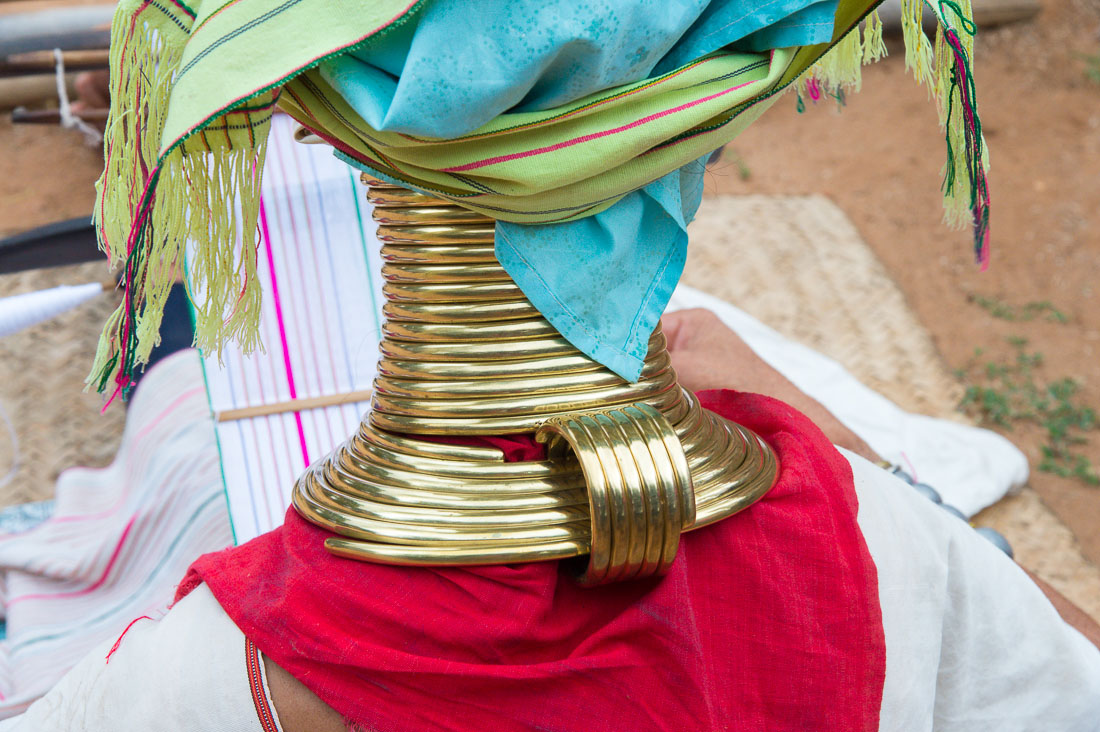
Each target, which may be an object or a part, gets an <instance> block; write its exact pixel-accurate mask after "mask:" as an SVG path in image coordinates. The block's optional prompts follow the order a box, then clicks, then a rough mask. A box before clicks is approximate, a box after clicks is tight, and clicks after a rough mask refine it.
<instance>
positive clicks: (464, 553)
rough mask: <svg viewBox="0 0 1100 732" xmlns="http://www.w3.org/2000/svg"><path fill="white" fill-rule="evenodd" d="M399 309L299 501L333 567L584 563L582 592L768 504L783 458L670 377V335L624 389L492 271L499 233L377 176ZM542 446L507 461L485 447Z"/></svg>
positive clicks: (633, 573) (392, 310)
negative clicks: (368, 388) (685, 537)
mask: <svg viewBox="0 0 1100 732" xmlns="http://www.w3.org/2000/svg"><path fill="white" fill-rule="evenodd" d="M367 182H368V184H369V185H370V188H369V193H368V195H367V198H368V200H369V201H370V202H371V203H372V204H373V205H374V212H373V216H374V218H375V220H376V221H378V222H379V224H380V226H379V238H380V239H381V240H382V241H383V248H382V259H383V261H384V262H385V264H384V266H383V277H384V280H385V285H384V288H383V291H384V294H385V296H386V300H387V301H386V304H385V306H384V310H383V312H384V314H385V316H386V322H385V324H384V325H383V328H382V330H383V339H382V343H381V346H380V349H381V352H382V358H381V360H380V361H379V366H378V377H377V379H376V380H375V389H374V399H373V403H372V407H371V411H370V413H369V414H368V415H367V416H366V417H365V418H364V420H363V423H362V425H361V426H360V429H359V432H358V433H357V434H356V435H354V436H352V437H351V438H350V439H349V440H348V441H347V442H346V443H345V444H344V445H343V446H341V447H340V448H338V449H337V450H336V451H335V452H334V453H333V454H332V455H330V456H328V457H327V458H325V459H324V460H322V461H320V462H319V463H317V464H315V465H314V466H312V467H311V468H310V469H309V470H307V471H306V473H305V474H304V475H303V476H302V477H301V478H300V479H299V480H298V482H297V484H296V486H295V489H294V497H293V502H294V506H295V508H296V509H297V510H298V512H299V513H300V514H301V515H302V516H304V517H305V518H306V519H308V520H309V521H312V522H314V523H316V524H318V525H320V526H323V527H325V528H327V529H329V530H331V531H333V532H335V534H336V535H337V536H334V537H332V538H329V539H327V540H326V542H325V545H326V547H327V548H328V550H329V551H331V552H332V553H334V554H337V555H339V556H345V557H352V558H356V559H362V560H366V561H372V562H382V563H387V564H398V565H410V566H418V565H439V566H462V565H477V564H499V563H513V562H533V561H545V560H552V559H565V558H569V557H582V556H584V555H587V560H586V561H585V563H584V565H583V569H582V570H581V571H580V573H579V576H578V579H579V581H580V582H582V583H583V584H586V585H597V584H603V583H606V582H614V581H620V580H628V579H632V578H641V577H648V576H658V575H660V574H662V573H663V572H665V571H667V569H668V567H669V566H670V565H671V564H672V562H673V561H674V559H675V557H676V552H677V548H678V546H679V541H680V534H681V533H683V532H684V531H689V530H692V529H694V528H698V527H700V526H704V525H707V524H709V523H713V522H714V521H717V520H719V519H721V518H724V517H726V516H729V515H731V514H733V513H736V512H737V511H740V510H742V509H744V508H746V507H748V506H749V505H751V504H752V503H753V502H755V501H756V500H757V499H759V498H760V497H761V496H762V495H764V493H766V492H767V491H768V490H769V489H770V488H771V486H772V484H773V483H774V481H775V477H776V475H777V473H778V466H777V464H776V459H775V454H774V453H773V452H772V450H771V449H770V448H769V447H768V446H767V445H766V444H765V443H764V442H763V441H762V440H760V439H759V438H758V437H757V436H756V435H754V434H753V433H752V432H750V431H748V430H746V429H745V428H743V427H740V426H739V425H735V424H733V423H731V422H728V421H727V420H724V419H722V418H720V417H718V416H716V415H714V414H712V413H710V412H707V411H705V410H703V409H702V408H701V407H700V406H699V403H698V401H696V399H695V398H694V396H693V395H691V394H690V393H688V392H686V391H684V390H683V389H682V388H681V387H680V386H679V385H678V383H677V381H676V373H675V371H674V370H673V369H672V366H671V363H670V360H669V357H668V354H667V352H666V350H665V340H664V336H663V335H662V334H661V331H660V327H658V328H657V329H656V330H655V332H654V333H653V336H652V337H651V338H650V342H649V354H648V355H647V357H646V361H645V365H644V368H643V370H642V376H641V378H640V379H639V381H638V382H637V383H633V384H631V383H628V382H626V381H625V380H623V379H622V378H620V377H618V376H616V375H615V374H614V373H612V372H610V371H608V370H607V369H605V368H604V367H602V366H600V365H599V364H598V363H596V362H594V361H592V360H591V359H589V358H588V357H587V356H585V355H583V354H582V353H580V352H579V351H578V350H577V349H576V348H574V347H573V346H572V344H570V343H569V342H568V341H567V340H565V339H564V338H562V337H561V336H560V335H559V334H558V333H557V332H556V330H555V329H554V328H553V326H552V325H551V324H550V323H549V322H547V321H546V320H545V319H544V318H543V317H542V316H541V315H540V314H539V312H538V311H537V310H536V309H535V308H534V306H533V305H531V303H530V302H529V301H528V300H527V299H526V298H525V297H524V295H523V293H522V291H520V289H519V288H518V287H517V286H516V284H515V283H514V282H513V281H512V279H511V277H509V276H508V274H507V272H506V271H505V270H504V269H503V267H501V266H500V264H499V263H498V262H497V261H496V258H495V256H494V254H493V237H494V222H493V221H492V220H491V219H488V218H485V217H484V216H481V215H478V214H473V213H472V212H469V211H467V210H465V209H462V208H460V207H458V206H455V205H454V204H451V203H449V202H446V201H442V200H439V199H436V198H434V197H432V196H427V195H424V194H421V193H416V192H413V191H408V190H404V189H402V188H398V187H396V186H392V185H388V184H385V183H381V182H380V181H373V180H368V181H367ZM520 433H525V434H534V435H535V436H536V439H537V440H539V441H540V442H544V443H545V444H546V445H547V458H546V459H545V460H536V461H530V462H517V463H506V462H504V461H503V453H502V452H501V451H500V450H499V449H497V448H495V447H492V446H490V445H488V444H487V443H486V444H478V443H477V442H476V441H475V442H473V443H468V444H467V443H457V444H452V443H451V441H449V440H448V441H439V439H438V438H444V437H445V438H453V437H461V438H463V439H465V440H469V439H470V438H474V437H484V436H488V435H509V434H520Z"/></svg>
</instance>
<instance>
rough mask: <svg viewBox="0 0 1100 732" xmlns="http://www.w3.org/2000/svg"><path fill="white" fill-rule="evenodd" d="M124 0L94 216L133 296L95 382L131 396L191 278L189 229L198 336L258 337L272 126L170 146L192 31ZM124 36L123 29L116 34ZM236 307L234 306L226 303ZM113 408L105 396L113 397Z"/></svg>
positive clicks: (216, 342) (106, 333) (211, 344)
mask: <svg viewBox="0 0 1100 732" xmlns="http://www.w3.org/2000/svg"><path fill="white" fill-rule="evenodd" d="M144 7H145V5H140V6H137V7H136V9H135V6H133V5H130V6H129V7H127V4H126V3H124V4H123V5H120V7H119V9H118V11H116V14H115V17H114V22H113V25H112V30H111V33H112V39H115V40H114V42H113V43H112V48H111V58H110V61H111V110H110V116H109V121H108V125H107V131H106V135H105V137H104V159H105V166H104V172H103V175H102V177H101V178H100V179H99V181H98V182H97V183H96V191H97V197H96V208H95V213H94V221H95V224H96V230H97V236H98V238H99V244H100V248H101V249H103V251H105V252H106V253H107V256H108V260H109V261H110V263H111V265H112V266H118V265H119V264H120V263H121V266H122V268H123V277H122V282H123V284H122V286H123V288H124V293H123V300H122V303H121V304H120V305H119V307H118V309H117V310H115V312H114V313H113V314H112V315H111V317H110V318H109V319H108V321H107V323H106V324H105V326H104V329H103V334H102V336H101V337H100V341H99V345H98V347H97V350H96V357H95V361H94V363H93V365H92V371H91V373H90V374H89V376H88V378H87V382H86V383H87V387H88V388H91V387H94V388H95V389H96V390H97V391H100V392H102V391H105V390H106V389H107V388H108V386H109V385H110V384H111V382H112V381H113V382H114V389H113V391H112V394H111V397H110V399H108V401H107V404H108V405H109V404H110V402H111V400H113V399H114V397H115V396H117V395H119V394H122V395H123V396H125V395H126V393H127V392H128V391H129V389H130V388H131V386H132V383H133V374H134V371H135V369H136V368H138V366H139V365H141V364H144V363H148V360H149V355H150V353H151V351H152V349H153V348H154V347H155V346H156V345H157V344H158V343H159V341H160V335H159V331H160V324H161V319H162V318H163V315H164V306H165V303H166V302H167V299H168V294H169V292H170V290H171V288H172V284H173V283H174V282H176V281H177V280H179V279H181V277H182V275H183V273H184V267H185V254H186V249H187V242H188V240H189V239H195V240H197V241H200V242H203V246H200V247H195V252H194V253H193V259H192V262H191V267H190V273H189V279H188V282H187V285H188V291H189V294H192V293H194V294H198V295H200V297H192V302H193V303H194V304H195V311H196V318H195V320H196V324H195V331H196V334H195V344H196V345H197V346H198V347H200V348H203V349H206V350H209V351H212V352H216V353H218V355H219V357H220V355H221V348H222V345H223V343H224V342H225V341H226V340H227V339H229V338H234V339H236V340H237V341H238V342H239V343H240V344H241V347H242V348H243V349H244V350H245V352H249V351H252V350H255V349H256V348H257V347H258V346H259V318H260V286H259V280H258V278H257V273H256V269H257V264H256V257H257V247H256V246H251V247H249V246H243V247H238V245H239V244H240V243H242V242H250V243H252V244H254V245H255V244H256V243H257V232H258V227H257V219H258V215H259V199H260V175H261V171H262V170H263V164H264V156H265V154H266V131H267V128H266V126H265V127H264V128H263V129H262V130H256V131H253V132H254V133H256V134H253V136H252V139H251V140H250V144H249V145H239V146H235V147H231V146H228V145H223V146H221V147H214V148H212V149H211V148H205V149H202V150H187V149H186V146H185V145H184V144H177V145H176V146H175V147H174V148H172V149H170V150H169V151H168V152H166V153H161V152H160V143H161V140H160V131H161V130H163V129H164V123H165V114H166V110H167V108H168V98H169V94H170V91H171V85H172V81H173V79H174V76H175V73H176V70H177V68H178V66H179V62H180V57H181V55H182V49H183V45H184V42H185V41H186V34H185V33H184V34H182V36H181V35H180V32H179V31H178V30H176V29H175V28H174V27H168V28H160V27H156V26H155V25H154V24H153V23H151V22H149V21H148V20H147V19H146V18H144V17H142V13H141V10H142V8H144ZM118 39H121V40H118ZM227 311H228V312H227ZM104 408H106V407H104Z"/></svg>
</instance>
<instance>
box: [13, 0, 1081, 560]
mask: <svg viewBox="0 0 1100 732" xmlns="http://www.w3.org/2000/svg"><path fill="white" fill-rule="evenodd" d="M1043 6H1044V7H1043V12H1042V13H1041V14H1040V16H1039V18H1038V19H1037V20H1036V21H1035V22H1032V23H1028V24H1025V25H1019V26H1015V27H1009V28H1004V29H999V30H995V31H990V32H985V33H983V34H982V36H981V37H980V38H979V41H978V49H977V69H976V76H977V81H978V85H979V86H978V90H979V103H980V106H981V113H982V118H983V121H984V129H985V133H986V137H987V140H988V143H989V145H990V148H991V153H992V162H993V170H992V177H991V191H992V197H993V227H994V228H993V232H994V237H993V264H992V267H991V268H990V269H989V271H988V272H985V273H981V272H979V271H978V269H977V267H976V266H975V265H974V263H973V258H972V254H971V249H970V240H969V235H968V234H967V233H965V232H955V231H950V230H948V229H946V228H945V227H943V226H942V225H941V224H940V196H939V190H938V188H939V179H940V166H941V165H942V161H943V155H944V148H943V139H942V136H941V135H940V133H939V131H938V130H937V127H936V114H935V110H934V109H933V106H932V105H931V104H930V103H929V102H928V99H927V94H926V92H925V91H924V90H923V89H921V88H919V87H917V86H916V84H915V83H914V82H913V81H912V79H911V78H910V77H909V76H908V75H907V73H906V72H905V70H904V64H903V60H902V53H901V49H900V46H892V49H891V50H892V52H893V54H894V55H893V56H892V57H890V58H888V59H886V60H885V61H883V62H881V63H879V64H877V65H876V66H873V67H870V68H868V69H867V70H866V71H865V76H864V88H863V91H862V92H861V93H860V94H858V95H853V96H851V97H849V100H848V104H847V106H846V108H845V109H844V110H843V111H841V112H839V113H838V112H837V110H836V109H835V105H832V104H820V105H818V106H817V107H811V108H810V109H808V110H807V111H806V113H804V114H802V115H799V114H796V112H795V109H794V99H793V97H792V98H790V99H789V100H781V101H780V102H779V103H778V104H777V105H776V106H775V107H774V108H773V109H772V110H771V111H769V112H768V113H767V114H766V115H765V116H764V118H762V119H761V120H760V121H759V122H758V123H757V124H755V125H754V126H753V127H752V128H750V130H749V131H748V132H746V133H745V134H744V135H743V136H742V137H740V138H739V139H738V140H737V141H735V143H734V144H733V145H732V151H733V152H734V153H736V155H737V156H738V157H739V158H740V161H741V163H740V164H737V163H734V162H731V161H730V158H729V157H728V156H727V160H726V161H725V162H723V163H721V164H719V165H718V166H717V167H716V169H715V171H714V172H713V173H712V174H711V181H710V184H709V185H710V189H711V190H712V191H713V192H720V193H765V194H815V193H816V194H824V195H826V196H829V197H830V198H832V199H833V200H834V201H836V202H837V203H838V204H839V205H840V207H841V208H842V209H843V210H844V211H845V212H846V213H847V214H848V216H849V217H850V218H851V219H852V220H853V221H854V223H855V224H856V226H857V228H858V230H859V232H860V234H861V235H862V236H863V238H864V239H865V240H866V241H867V242H868V244H869V245H870V246H871V247H872V249H873V250H874V251H875V252H876V254H877V255H878V257H879V258H880V259H881V260H882V262H883V263H884V264H885V266H886V268H887V271H888V272H889V273H890V275H891V276H892V277H893V278H894V279H895V280H896V281H897V283H898V285H899V286H900V287H901V289H902V291H903V292H904V294H905V297H906V299H907V301H908V303H909V305H910V307H911V308H912V309H913V310H914V311H915V312H916V314H917V316H918V318H919V319H920V321H921V323H922V324H923V325H924V326H925V327H926V328H928V330H929V331H930V332H931V334H932V337H933V341H934V343H935V345H936V347H937V348H938V349H939V352H940V353H941V354H942V357H943V359H944V360H945V362H946V363H947V365H948V366H949V367H951V368H960V367H964V366H966V365H967V364H968V363H970V362H971V360H972V358H973V355H974V351H975V349H976V348H981V349H983V351H984V355H983V357H982V360H983V361H985V360H998V359H1000V360H1006V359H1009V358H1012V357H1013V355H1014V350H1013V347H1012V346H1011V345H1009V344H1008V343H1007V342H1006V338H1008V337H1015V336H1018V337H1023V338H1026V339H1027V340H1028V346H1027V348H1028V350H1029V351H1037V352H1041V353H1042V354H1043V355H1044V364H1043V365H1042V366H1041V367H1040V368H1039V372H1038V373H1039V377H1040V378H1043V379H1049V380H1053V379H1057V378H1062V377H1072V378H1074V379H1076V380H1078V381H1079V382H1081V383H1082V385H1083V402H1084V403H1087V404H1091V405H1093V406H1100V360H1098V359H1097V358H1096V356H1097V353H1096V350H1097V349H1100V309H1098V308H1097V297H1098V294H1097V292H1096V290H1095V286H1094V282H1095V280H1096V277H1097V275H1098V274H1100V233H1098V232H1100V226H1098V224H1100V85H1097V84H1096V83H1093V82H1091V81H1089V79H1088V78H1087V76H1086V60H1085V57H1086V56H1089V55H1096V54H1100V1H1098V0H1060V1H1059V0H1043ZM100 165H101V162H100V157H99V152H98V151H97V150H95V149H91V148H87V147H84V146H83V145H82V144H81V142H80V140H79V138H77V137H75V136H74V135H72V134H70V133H67V132H63V131H61V130H56V129H47V128H42V127H34V128H30V127H24V128H13V127H12V126H11V125H10V124H9V123H7V122H6V121H0V235H3V234H8V233H13V232H15V231H20V230H23V229H26V228H29V227H32V226H35V225H38V224H44V223H47V222H50V221H54V220H58V219H63V218H68V217H73V216H80V215H85V214H87V212H88V211H89V210H90V209H91V205H92V201H93V198H94V193H93V191H92V188H91V184H92V182H93V181H94V179H95V178H96V176H97V175H98V172H99V168H100ZM743 172H747V173H748V175H747V179H746V177H745V176H743V175H742V173H743ZM730 261H731V265H730V267H731V276H735V261H734V257H733V253H731V260H730ZM10 292H11V286H10V285H9V284H7V283H5V282H3V281H2V279H0V294H8V293H10ZM975 296H986V297H991V298H997V299H999V300H1000V301H1003V302H1004V303H1006V304H1008V305H1011V306H1017V307H1019V306H1023V305H1025V304H1026V303H1029V302H1038V301H1050V302H1051V303H1052V304H1053V305H1054V306H1055V307H1057V309H1058V310H1059V311H1061V312H1063V313H1065V314H1066V315H1068V316H1069V320H1068V322H1066V323H1052V322H1049V321H1048V320H1046V319H1044V318H1042V317H1038V318H1034V319H1032V320H1029V321H1008V320H1003V319H998V318H995V317H993V316H992V315H991V314H990V313H989V312H988V311H987V310H985V309H983V308H982V307H979V306H978V305H976V304H974V302H973V298H974V297H975ZM868 317H869V318H873V317H875V313H873V312H872V313H868ZM1006 434H1007V436H1008V437H1009V438H1010V439H1012V440H1013V441H1014V442H1016V443H1017V444H1019V445H1020V446H1021V447H1022V448H1023V449H1024V450H1025V451H1026V452H1027V453H1028V455H1029V457H1030V458H1031V459H1032V461H1033V463H1036V464H1037V462H1038V458H1039V456H1040V452H1039V451H1040V446H1041V444H1042V434H1041V431H1040V430H1039V429H1037V428H1033V427H1027V426H1017V427H1016V428H1015V429H1013V430H1011V431H1008V432H1006ZM1082 450H1083V452H1084V453H1085V454H1086V455H1088V456H1089V457H1090V458H1091V460H1092V462H1093V463H1094V464H1100V440H1097V439H1092V440H1091V441H1090V442H1089V444H1087V445H1085V446H1083V448H1082ZM1032 486H1033V488H1034V491H1035V492H1034V494H1025V495H1024V496H1023V497H1020V498H1017V499H1014V501H1013V502H1012V503H1010V504H1008V507H1007V508H1006V507H1004V506H1002V507H999V508H998V509H996V510H997V511H999V512H1000V513H996V514H995V515H994V518H995V519H996V521H1004V522H1009V523H1011V522H1012V521H1016V522H1017V523H1020V521H1023V523H1024V524H1027V519H1026V515H1027V514H1026V512H1025V513H1024V514H1018V513H1014V511H1015V509H1013V508H1012V506H1013V505H1016V506H1026V505H1035V502H1041V503H1045V504H1046V505H1047V506H1049V507H1050V508H1051V509H1053V510H1054V512H1055V513H1057V515H1058V516H1059V517H1060V518H1061V519H1062V520H1063V521H1064V522H1065V523H1066V524H1067V525H1068V526H1069V527H1070V529H1072V532H1073V534H1075V535H1076V538H1077V539H1078V540H1079V541H1080V542H1081V544H1082V545H1083V548H1084V551H1085V553H1086V554H1087V555H1088V556H1089V557H1091V558H1092V560H1094V561H1097V560H1100V531H1097V528H1100V488H1096V487H1090V486H1086V485H1083V484H1081V483H1079V482H1075V481H1071V480H1067V479H1061V478H1056V477H1053V476H1051V475H1049V474H1045V473H1038V472H1036V473H1035V474H1034V477H1033V480H1032ZM1006 512H1007V513H1006ZM1019 516H1025V518H1023V519H1020V520H1019V521H1017V518H1019ZM1014 517H1016V518H1014ZM1035 531H1036V532H1038V533H1036V534H1035V539H1036V544H1035V546H1033V547H1031V548H1030V549H1029V551H1030V552H1033V556H1035V557H1036V559H1035V560H1034V561H1035V562H1036V563H1038V562H1040V561H1042V559H1043V556H1044V554H1043V547H1044V546H1046V547H1049V548H1050V553H1051V556H1056V555H1057V547H1059V546H1063V545H1066V544H1067V542H1068V543H1069V544H1072V543H1073V541H1074V539H1073V537H1072V536H1069V535H1068V534H1065V533H1059V531H1060V530H1059V529H1057V528H1056V527H1055V528H1049V527H1048V528H1042V527H1039V528H1038V529H1036V530H1035ZM1044 532H1046V533H1044Z"/></svg>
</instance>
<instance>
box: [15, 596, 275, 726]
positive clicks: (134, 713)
mask: <svg viewBox="0 0 1100 732" xmlns="http://www.w3.org/2000/svg"><path fill="white" fill-rule="evenodd" d="M113 644H114V639H111V640H110V641H106V642H104V643H101V644H99V645H98V646H97V647H96V648H95V649H93V650H92V651H91V652H90V653H89V654H88V655H87V656H85V658H84V660H82V661H81V662H80V663H79V664H77V665H76V667H75V668H73V670H72V671H70V672H69V673H68V674H66V675H65V677H64V678H63V679H62V680H61V681H60V682H59V683H58V684H57V686H55V687H54V689H53V690H52V691H50V693H49V694H48V695H46V696H45V697H43V698H42V699H41V700H39V701H38V702H37V703H36V704H34V705H32V706H31V708H30V709H29V710H28V711H27V713H26V714H24V715H22V716H20V717H16V718H14V719H9V720H6V721H4V722H0V730H3V732H17V731H18V732H76V731H77V730H88V731H89V732H91V731H92V730H95V731H96V732H103V731H104V730H114V732H128V731H129V730H135V731H136V730H141V731H142V732H148V730H195V732H199V731H200V730H218V731H219V732H273V730H272V729H271V728H270V726H268V727H265V726H263V725H262V724H261V723H260V720H259V717H258V715H257V713H256V705H255V702H254V701H253V698H252V686H251V684H250V682H249V675H248V673H247V664H246V658H247V655H246V646H245V637H244V634H243V633H241V631H240V630H239V629H238V628H237V626H236V625H234V624H233V621H231V620H230V619H229V616H227V615H226V614H225V613H224V612H222V609H221V606H220V605H218V601H217V600H215V599H214V596H213V595H212V594H211V593H210V590H208V589H207V588H206V586H205V585H203V586H201V587H198V588H196V589H195V590H194V591H193V592H192V593H191V594H190V595H188V596H187V597H185V598H183V599H182V600H181V601H180V602H179V604H177V605H176V606H175V607H174V608H172V611H171V612H169V613H168V614H167V615H165V616H164V618H163V619H161V620H160V621H152V620H141V621H138V622H137V623H134V625H133V626H131V627H130V629H129V630H127V631H126V634H125V635H124V636H122V638H121V639H120V641H119V644H118V648H117V649H116V650H115V652H114V653H112V654H111V656H110V660H109V661H108V660H106V657H107V655H108V652H109V651H110V649H111V646H112V645H113ZM259 671H260V673H263V664H262V663H261V664H259ZM263 688H264V689H265V691H266V689H267V682H266V678H265V680H264V683H263ZM265 697H266V699H265V701H266V702H267V703H268V704H269V705H270V704H271V701H270V695H268V694H265ZM272 708H273V707H272ZM275 721H277V720H275ZM276 729H280V728H276ZM280 732H281V729H280Z"/></svg>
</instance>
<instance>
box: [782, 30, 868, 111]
mask: <svg viewBox="0 0 1100 732" xmlns="http://www.w3.org/2000/svg"><path fill="white" fill-rule="evenodd" d="M885 55H886V42H885V41H884V40H883V35H882V20H881V19H880V18H879V15H878V11H877V10H873V11H871V13H870V14H868V16H867V18H866V19H865V20H864V21H863V24H862V32H861V29H860V28H859V27H857V28H854V29H853V30H852V32H851V33H848V34H847V35H846V36H844V37H843V38H841V39H840V40H839V41H838V42H837V43H836V45H834V46H833V47H832V48H831V49H830V50H829V52H828V53H826V54H825V55H824V56H822V57H821V58H820V59H819V60H818V61H817V63H815V64H814V65H813V66H811V67H810V68H808V69H807V70H806V71H805V72H804V73H803V74H802V76H801V77H799V79H798V80H797V81H796V82H795V83H794V85H793V86H794V87H795V93H796V94H797V96H798V102H797V104H798V111H799V112H801V111H803V110H804V109H805V108H806V103H805V99H807V98H808V99H809V100H810V101H811V102H813V103H815V104H816V103H817V102H818V101H819V100H821V99H822V98H823V97H827V96H828V97H832V98H834V99H836V100H837V102H838V103H839V104H844V100H845V96H846V94H847V93H848V92H858V91H859V90H860V88H861V86H862V84H863V66H864V65H865V64H869V63H872V62H874V61H878V60H879V59H880V58H882V57H883V56H885Z"/></svg>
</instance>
